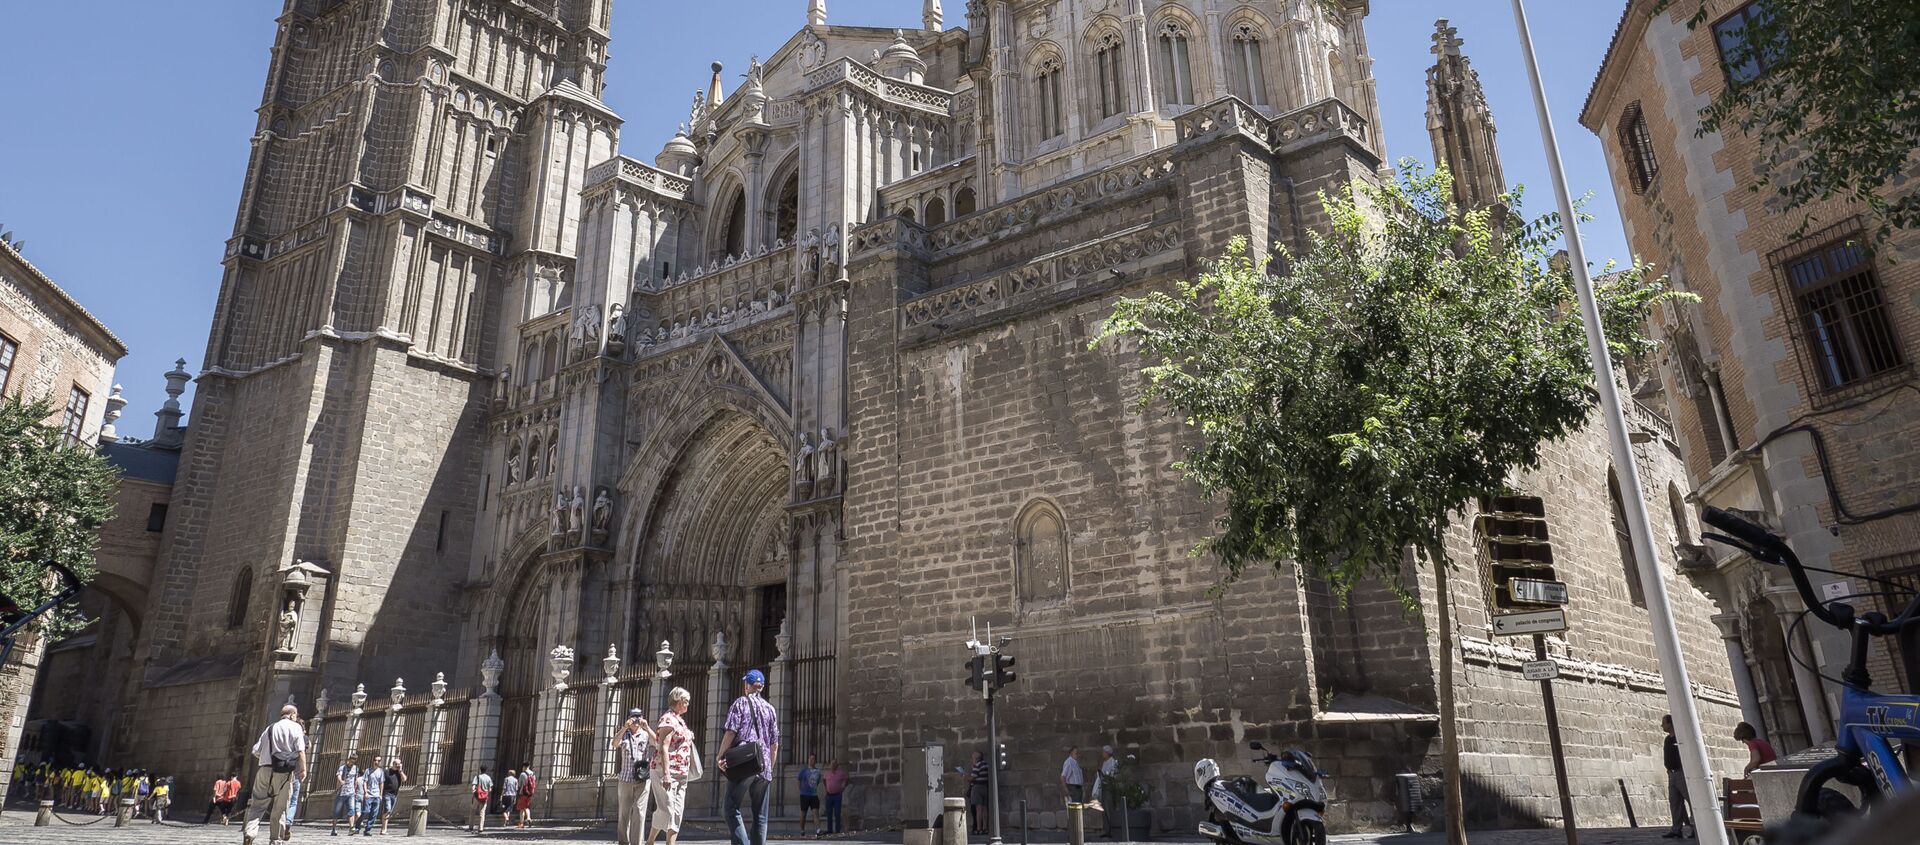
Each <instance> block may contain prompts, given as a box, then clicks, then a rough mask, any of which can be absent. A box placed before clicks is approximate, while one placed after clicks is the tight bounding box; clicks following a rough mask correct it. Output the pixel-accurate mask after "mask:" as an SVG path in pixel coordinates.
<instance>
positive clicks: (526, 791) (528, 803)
mask: <svg viewBox="0 0 1920 845" xmlns="http://www.w3.org/2000/svg"><path fill="white" fill-rule="evenodd" d="M539 786H540V780H539V779H538V778H535V777H534V776H533V764H532V763H528V764H526V765H523V766H521V767H520V800H519V801H517V802H515V805H514V809H515V810H517V811H518V814H519V816H520V829H521V830H526V829H527V825H528V824H530V823H532V822H533V791H534V790H535V789H538V788H539Z"/></svg>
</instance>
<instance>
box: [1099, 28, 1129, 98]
mask: <svg viewBox="0 0 1920 845" xmlns="http://www.w3.org/2000/svg"><path fill="white" fill-rule="evenodd" d="M1093 61H1094V65H1095V66H1097V67H1098V69H1099V73H1100V116H1101V117H1103V118H1104V117H1112V116H1114V115H1116V114H1119V113H1121V112H1123V111H1126V110H1127V105H1126V104H1127V97H1126V93H1125V91H1124V90H1122V87H1121V86H1122V85H1123V84H1124V82H1125V75H1126V74H1125V71H1124V65H1122V64H1121V63H1122V62H1123V61H1125V59H1124V58H1123V53H1122V51H1121V44H1120V36H1118V35H1115V34H1113V33H1111V32H1109V33H1107V34H1106V35H1103V36H1101V37H1100V47H1099V49H1097V50H1095V51H1094V53H1093Z"/></svg>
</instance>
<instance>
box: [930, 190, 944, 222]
mask: <svg viewBox="0 0 1920 845" xmlns="http://www.w3.org/2000/svg"><path fill="white" fill-rule="evenodd" d="M945 222H947V203H946V200H943V199H941V198H939V197H934V198H933V199H930V200H927V225H928V226H929V227H932V226H938V225H940V224H942V223H945Z"/></svg>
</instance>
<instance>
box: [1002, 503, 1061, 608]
mask: <svg viewBox="0 0 1920 845" xmlns="http://www.w3.org/2000/svg"><path fill="white" fill-rule="evenodd" d="M1013 560H1014V571H1015V575H1016V577H1017V579H1018V583H1019V590H1020V603H1021V604H1022V605H1031V604H1046V603H1050V602H1058V601H1061V600H1063V599H1065V598H1066V597H1067V523H1066V520H1065V519H1063V518H1062V517H1061V516H1060V509H1059V508H1056V507H1054V506H1053V504H1052V503H1050V502H1045V501H1034V502H1031V503H1029V504H1028V505H1027V506H1026V507H1025V508H1022V509H1021V511H1020V516H1019V517H1018V518H1016V519H1015V520H1014V550H1013Z"/></svg>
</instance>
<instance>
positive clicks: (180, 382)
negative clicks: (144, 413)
mask: <svg viewBox="0 0 1920 845" xmlns="http://www.w3.org/2000/svg"><path fill="white" fill-rule="evenodd" d="M166 378H167V401H166V402H165V403H164V404H162V405H161V406H160V410H158V411H154V412H153V416H154V424H153V442H154V443H155V444H156V445H160V446H179V445H181V444H182V443H185V442H186V437H185V436H184V435H182V434H181V433H180V432H179V431H178V429H179V428H180V417H181V416H182V412H181V410H180V394H182V393H185V392H187V382H188V381H191V380H192V379H193V375H192V374H190V373H188V372H187V359H185V358H179V359H176V360H175V361H174V362H173V369H171V370H168V371H167V375H166Z"/></svg>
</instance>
